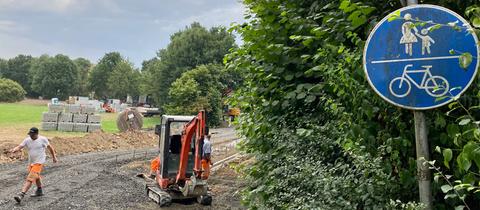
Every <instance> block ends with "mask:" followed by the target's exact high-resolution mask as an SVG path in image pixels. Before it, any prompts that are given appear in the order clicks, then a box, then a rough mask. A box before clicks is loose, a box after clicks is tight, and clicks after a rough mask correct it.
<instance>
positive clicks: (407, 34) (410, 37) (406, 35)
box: [400, 13, 435, 56]
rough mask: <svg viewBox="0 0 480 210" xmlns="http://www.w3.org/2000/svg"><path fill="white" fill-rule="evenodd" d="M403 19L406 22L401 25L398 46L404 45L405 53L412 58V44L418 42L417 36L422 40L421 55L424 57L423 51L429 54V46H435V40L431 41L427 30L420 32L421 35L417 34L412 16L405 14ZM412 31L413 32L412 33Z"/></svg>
mask: <svg viewBox="0 0 480 210" xmlns="http://www.w3.org/2000/svg"><path fill="white" fill-rule="evenodd" d="M404 19H405V21H406V22H405V23H404V24H403V25H402V34H403V36H402V38H401V39H400V44H405V53H406V54H408V55H410V56H412V54H413V43H416V42H418V39H417V36H418V38H420V39H421V40H422V55H425V51H427V53H428V54H430V52H431V51H430V46H431V44H435V40H433V39H432V37H430V36H429V35H428V31H429V29H428V28H424V29H422V30H421V31H420V32H421V33H422V34H419V33H418V29H417V27H416V26H415V24H414V23H413V22H412V15H411V14H409V13H407V14H405V16H404ZM412 30H413V31H414V32H412Z"/></svg>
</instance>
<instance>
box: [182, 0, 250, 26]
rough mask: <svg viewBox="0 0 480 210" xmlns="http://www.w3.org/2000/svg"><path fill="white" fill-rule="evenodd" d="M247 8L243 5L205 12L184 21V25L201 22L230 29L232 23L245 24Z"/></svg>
mask: <svg viewBox="0 0 480 210" xmlns="http://www.w3.org/2000/svg"><path fill="white" fill-rule="evenodd" d="M244 11H245V8H244V7H243V5H242V4H236V5H233V6H232V7H229V8H216V9H214V10H210V11H205V12H204V13H202V14H200V15H197V16H190V17H188V18H186V19H183V20H182V24H183V25H189V24H190V23H192V22H195V21H196V22H200V23H202V24H207V26H218V25H223V26H226V27H229V26H230V24H231V23H232V22H237V23H241V22H244V19H243V13H244Z"/></svg>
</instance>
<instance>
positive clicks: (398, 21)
mask: <svg viewBox="0 0 480 210" xmlns="http://www.w3.org/2000/svg"><path fill="white" fill-rule="evenodd" d="M478 58H479V46H478V39H477V37H476V35H475V33H474V32H473V29H472V27H471V26H470V25H469V23H468V22H467V21H466V20H465V19H463V18H462V17H461V16H460V15H458V14H456V13H455V12H453V11H451V10H449V9H446V8H443V7H439V6H435V5H427V4H420V5H414V6H409V7H404V8H401V9H399V10H397V11H395V12H393V13H391V14H390V15H388V16H387V17H385V18H383V19H382V20H381V21H380V22H379V23H378V24H377V25H376V26H375V28H374V29H373V30H372V32H371V33H370V36H369V37H368V39H367V42H366V45H365V49H364V52H363V65H364V70H365V73H366V76H367V79H368V82H369V83H370V85H371V86H372V88H373V89H374V90H375V92H376V93H377V94H378V95H380V96H381V97H382V98H383V99H385V100H386V101H388V102H390V103H392V104H394V105H396V106H400V107H403V108H407V109H414V110H425V109H432V108H435V107H439V106H442V105H445V104H447V103H449V102H450V101H452V100H453V99H454V98H455V97H457V96H460V95H461V94H462V93H463V92H464V91H465V90H467V88H468V87H469V86H470V84H471V83H472V81H473V80H474V78H475V75H476V73H477V69H478V66H479V59H478Z"/></svg>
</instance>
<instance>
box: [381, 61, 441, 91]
mask: <svg viewBox="0 0 480 210" xmlns="http://www.w3.org/2000/svg"><path fill="white" fill-rule="evenodd" d="M411 67H413V65H412V64H408V65H406V66H405V68H404V69H403V74H402V76H401V77H396V78H394V79H393V80H392V81H391V82H390V85H389V88H390V93H392V94H393V95H394V96H395V97H397V98H403V97H405V96H407V95H408V94H410V90H411V89H412V83H413V85H415V87H417V88H418V89H424V90H425V92H427V93H428V95H431V96H433V97H441V96H443V95H445V94H447V92H448V86H449V85H448V81H447V80H446V79H445V78H444V77H442V76H432V73H431V72H430V69H431V68H432V66H422V67H423V68H425V69H421V70H408V68H411ZM411 73H423V78H422V82H421V83H420V84H418V83H417V82H415V80H414V79H412V77H410V75H409V74H411ZM402 86H403V88H402Z"/></svg>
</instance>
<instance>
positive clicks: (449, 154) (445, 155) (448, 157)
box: [442, 149, 452, 168]
mask: <svg viewBox="0 0 480 210" xmlns="http://www.w3.org/2000/svg"><path fill="white" fill-rule="evenodd" d="M442 155H443V164H444V165H445V166H446V167H447V168H450V165H449V162H450V160H452V150H451V149H444V150H443V152H442Z"/></svg>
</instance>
